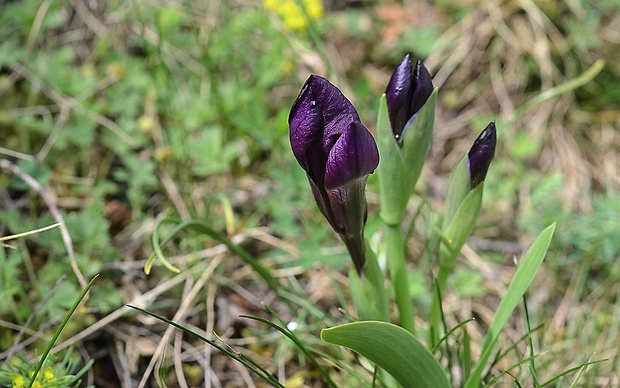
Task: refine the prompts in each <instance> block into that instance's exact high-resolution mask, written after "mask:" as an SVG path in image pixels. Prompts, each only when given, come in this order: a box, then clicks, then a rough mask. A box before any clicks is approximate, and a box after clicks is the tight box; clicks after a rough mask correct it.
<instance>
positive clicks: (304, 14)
mask: <svg viewBox="0 0 620 388" xmlns="http://www.w3.org/2000/svg"><path fill="white" fill-rule="evenodd" d="M300 4H301V6H303V9H302V8H301V7H300ZM263 5H264V7H265V8H266V9H268V10H271V11H275V12H276V13H277V14H278V15H279V16H280V17H281V18H282V21H283V22H284V25H285V26H286V27H287V28H289V29H291V30H303V29H305V28H306V27H307V26H308V20H307V19H310V20H317V19H319V18H320V17H321V16H323V3H322V1H321V0H280V1H278V0H264V1H263Z"/></svg>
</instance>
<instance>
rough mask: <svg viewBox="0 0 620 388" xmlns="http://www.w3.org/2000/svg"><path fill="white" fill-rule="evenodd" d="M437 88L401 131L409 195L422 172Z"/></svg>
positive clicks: (431, 132) (431, 135) (433, 120)
mask: <svg viewBox="0 0 620 388" xmlns="http://www.w3.org/2000/svg"><path fill="white" fill-rule="evenodd" d="M438 90H439V89H438V88H434V89H433V92H432V93H431V95H430V96H429V97H428V100H427V101H426V103H425V104H424V106H423V107H422V109H420V111H419V112H418V113H417V114H416V116H415V118H414V119H413V120H411V122H410V123H409V125H408V127H407V128H406V129H405V131H404V132H403V143H402V147H400V154H401V156H402V158H403V163H404V165H405V170H406V171H407V175H406V176H405V177H401V179H403V178H406V179H407V183H408V184H409V195H411V194H412V193H413V190H414V189H415V185H416V182H417V181H418V178H419V177H420V172H422V167H423V166H424V162H426V156H427V155H428V150H429V148H430V146H431V140H432V138H433V125H434V124H435V105H436V103H437V93H438Z"/></svg>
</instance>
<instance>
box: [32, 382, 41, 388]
mask: <svg viewBox="0 0 620 388" xmlns="http://www.w3.org/2000/svg"><path fill="white" fill-rule="evenodd" d="M32 388H43V384H41V383H40V382H38V381H35V382H34V384H32Z"/></svg>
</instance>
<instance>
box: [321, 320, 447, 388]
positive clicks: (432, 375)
mask: <svg viewBox="0 0 620 388" xmlns="http://www.w3.org/2000/svg"><path fill="white" fill-rule="evenodd" d="M321 338H322V339H323V340H324V341H325V342H329V343H331V344H335V345H340V346H344V347H347V348H349V349H352V350H354V351H356V352H357V353H359V354H361V355H362V356H364V357H366V358H367V359H369V360H370V361H372V362H374V363H376V364H377V365H378V366H379V367H381V368H383V369H384V370H386V371H387V372H388V373H389V374H391V375H392V376H393V377H394V378H395V379H396V380H397V381H398V382H399V383H400V384H401V385H402V386H403V387H407V388H424V387H429V388H442V387H450V383H449V382H448V378H447V377H446V373H445V371H444V370H443V368H442V367H441V365H440V364H439V362H438V361H437V360H436V359H435V357H433V355H432V354H431V353H430V352H429V351H428V349H427V348H426V347H425V346H424V345H423V344H422V343H421V342H420V341H418V339H417V338H416V337H414V336H413V334H411V333H409V332H408V331H407V330H405V329H403V328H402V327H400V326H396V325H394V324H391V323H386V322H379V321H362V322H353V323H347V324H345V325H340V326H336V327H332V328H329V329H323V330H321Z"/></svg>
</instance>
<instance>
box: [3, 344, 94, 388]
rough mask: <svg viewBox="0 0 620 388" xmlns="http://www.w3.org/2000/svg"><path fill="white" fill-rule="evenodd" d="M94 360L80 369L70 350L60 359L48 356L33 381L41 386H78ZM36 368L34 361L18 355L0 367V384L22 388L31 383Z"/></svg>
mask: <svg viewBox="0 0 620 388" xmlns="http://www.w3.org/2000/svg"><path fill="white" fill-rule="evenodd" d="M93 363H94V360H91V361H90V362H88V364H87V365H85V366H83V367H82V368H81V369H80V370H78V367H79V365H80V361H79V358H75V357H73V356H72V350H69V351H67V352H66V353H65V356H64V357H63V359H62V360H57V358H56V357H55V356H53V355H52V356H49V357H48V358H47V359H46V360H45V362H43V365H42V367H41V373H39V374H38V375H37V378H36V379H35V381H36V382H37V383H38V385H34V386H37V387H41V388H69V387H80V386H82V385H81V377H82V375H84V373H86V372H87V371H88V369H90V367H92V365H93ZM36 369H37V364H36V363H31V362H29V361H28V360H27V359H26V358H25V357H24V356H21V355H18V356H17V357H15V358H14V359H13V360H11V361H10V362H8V363H7V364H5V365H4V366H3V367H2V368H1V369H0V384H2V386H6V387H9V386H10V387H13V388H24V387H29V386H30V384H31V379H32V375H33V374H34V372H35V370H36Z"/></svg>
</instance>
